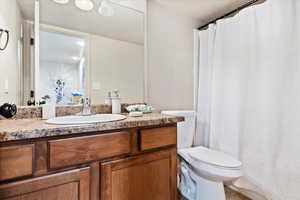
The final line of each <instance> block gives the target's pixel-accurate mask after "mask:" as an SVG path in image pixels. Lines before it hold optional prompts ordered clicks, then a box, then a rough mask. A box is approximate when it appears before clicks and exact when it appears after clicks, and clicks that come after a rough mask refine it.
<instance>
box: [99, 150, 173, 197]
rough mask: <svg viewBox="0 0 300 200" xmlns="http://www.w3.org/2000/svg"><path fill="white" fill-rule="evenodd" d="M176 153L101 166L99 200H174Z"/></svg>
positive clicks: (156, 154)
mask: <svg viewBox="0 0 300 200" xmlns="http://www.w3.org/2000/svg"><path fill="white" fill-rule="evenodd" d="M176 173H177V172H176V149H171V150H166V151H160V152H155V153H150V154H146V155H140V156H136V157H131V158H125V159H121V160H116V161H111V162H105V163H102V164H101V200H141V199H143V200H175V199H176V194H177V192H176V188H177V187H176V177H177V175H176Z"/></svg>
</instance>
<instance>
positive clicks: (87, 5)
mask: <svg viewBox="0 0 300 200" xmlns="http://www.w3.org/2000/svg"><path fill="white" fill-rule="evenodd" d="M75 5H76V7H77V8H79V9H81V10H84V11H90V10H92V9H93V8H94V4H93V2H92V1H91V0H75Z"/></svg>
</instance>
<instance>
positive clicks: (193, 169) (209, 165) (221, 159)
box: [162, 111, 242, 200]
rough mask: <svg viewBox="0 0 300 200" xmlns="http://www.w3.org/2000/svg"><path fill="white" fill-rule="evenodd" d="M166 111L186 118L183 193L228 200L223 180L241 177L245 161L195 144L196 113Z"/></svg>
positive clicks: (182, 126)
mask: <svg viewBox="0 0 300 200" xmlns="http://www.w3.org/2000/svg"><path fill="white" fill-rule="evenodd" d="M162 114H167V115H176V116H183V117H185V121H184V122H181V123H179V124H178V154H179V156H180V158H181V162H180V163H181V164H180V166H181V167H180V168H181V174H180V183H179V185H178V188H179V191H180V192H181V194H182V195H183V196H184V197H185V198H187V199H188V200H225V192H224V185H223V182H228V181H233V180H235V179H238V178H240V177H241V176H242V163H241V162H240V161H238V160H236V159H235V158H233V157H231V156H229V155H227V154H225V153H222V152H219V151H215V150H212V149H208V148H205V147H201V146H199V147H192V138H193V136H194V131H195V125H194V124H195V112H193V111H163V112H162ZM182 140H184V141H182ZM182 144H184V145H182Z"/></svg>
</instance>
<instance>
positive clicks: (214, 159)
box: [187, 147, 242, 169]
mask: <svg viewBox="0 0 300 200" xmlns="http://www.w3.org/2000/svg"><path fill="white" fill-rule="evenodd" d="M187 153H188V155H189V156H190V157H191V158H192V159H193V160H195V161H197V162H202V163H205V164H208V165H212V166H214V167H217V168H223V169H224V168H225V169H241V167H242V163H241V162H240V161H238V160H236V159H235V158H233V157H231V156H229V155H227V154H225V153H223V152H219V151H214V150H211V149H208V148H205V147H195V148H191V149H189V150H188V152H187Z"/></svg>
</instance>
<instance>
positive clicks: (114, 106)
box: [111, 90, 121, 114]
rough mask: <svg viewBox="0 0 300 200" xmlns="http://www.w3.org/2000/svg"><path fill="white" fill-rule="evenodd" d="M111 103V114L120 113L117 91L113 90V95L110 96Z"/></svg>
mask: <svg viewBox="0 0 300 200" xmlns="http://www.w3.org/2000/svg"><path fill="white" fill-rule="evenodd" d="M111 103H112V114H120V113H121V99H120V95H119V91H118V90H115V91H114V96H113V97H112V98H111Z"/></svg>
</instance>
